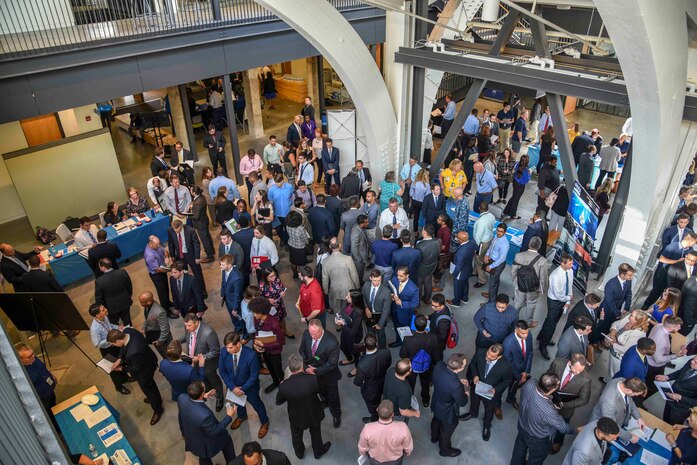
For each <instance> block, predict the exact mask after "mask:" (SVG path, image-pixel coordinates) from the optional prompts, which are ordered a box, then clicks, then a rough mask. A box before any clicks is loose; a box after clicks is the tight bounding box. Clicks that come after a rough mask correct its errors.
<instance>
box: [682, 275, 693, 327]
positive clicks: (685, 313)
mask: <svg viewBox="0 0 697 465" xmlns="http://www.w3.org/2000/svg"><path fill="white" fill-rule="evenodd" d="M680 292H681V299H680V309H681V310H682V327H681V328H680V334H682V335H683V336H687V335H688V334H690V332H691V331H692V328H693V327H694V326H695V309H696V308H697V275H695V274H693V275H692V276H690V277H689V278H688V279H687V280H685V282H684V283H683V285H682V287H681V288H680Z"/></svg>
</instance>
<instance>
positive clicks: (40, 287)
mask: <svg viewBox="0 0 697 465" xmlns="http://www.w3.org/2000/svg"><path fill="white" fill-rule="evenodd" d="M27 263H28V264H29V271H28V272H27V273H25V274H24V275H23V276H22V286H23V287H24V291H23V292H65V290H64V289H63V286H61V285H60V284H58V281H56V278H55V277H54V276H53V274H52V273H50V272H48V271H44V270H42V269H41V268H40V266H41V259H40V258H39V256H38V255H31V256H30V257H29V258H28V259H27Z"/></svg>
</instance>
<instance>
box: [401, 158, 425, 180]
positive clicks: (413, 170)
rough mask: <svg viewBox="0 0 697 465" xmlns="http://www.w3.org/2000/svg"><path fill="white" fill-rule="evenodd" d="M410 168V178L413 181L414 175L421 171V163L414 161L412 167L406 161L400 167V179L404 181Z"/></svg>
mask: <svg viewBox="0 0 697 465" xmlns="http://www.w3.org/2000/svg"><path fill="white" fill-rule="evenodd" d="M410 168H411V180H412V181H415V180H416V175H417V174H419V171H421V165H419V164H418V163H415V164H414V166H413V167H412V166H411V165H410V164H409V162H406V163H405V164H404V166H403V167H402V171H400V172H399V178H400V179H401V180H402V181H405V180H406V179H407V178H408V177H409V169H410Z"/></svg>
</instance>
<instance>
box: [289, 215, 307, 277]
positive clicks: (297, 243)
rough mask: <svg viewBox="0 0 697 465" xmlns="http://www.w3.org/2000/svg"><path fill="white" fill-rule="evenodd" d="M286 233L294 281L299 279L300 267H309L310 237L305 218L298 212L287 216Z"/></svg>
mask: <svg viewBox="0 0 697 465" xmlns="http://www.w3.org/2000/svg"><path fill="white" fill-rule="evenodd" d="M286 231H287V232H288V254H289V255H290V267H291V269H292V270H293V279H298V267H299V266H305V265H307V246H308V244H309V243H310V235H309V234H308V233H307V229H305V227H304V226H303V217H302V216H301V215H300V213H298V212H296V211H291V212H290V213H288V216H286Z"/></svg>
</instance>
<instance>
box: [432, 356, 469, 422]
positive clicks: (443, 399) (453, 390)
mask: <svg viewBox="0 0 697 465" xmlns="http://www.w3.org/2000/svg"><path fill="white" fill-rule="evenodd" d="M467 400H468V398H467V395H466V394H465V386H464V385H463V384H462V383H461V382H460V379H459V378H458V376H457V373H455V372H453V371H451V370H450V369H449V368H448V366H447V365H446V364H445V363H444V362H443V361H440V362H438V363H437V364H436V367H435V368H434V369H433V395H432V396H431V411H432V412H433V416H434V417H435V418H438V419H439V420H440V421H442V422H443V423H447V424H449V425H457V417H458V415H459V414H460V407H464V406H465V405H467Z"/></svg>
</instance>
